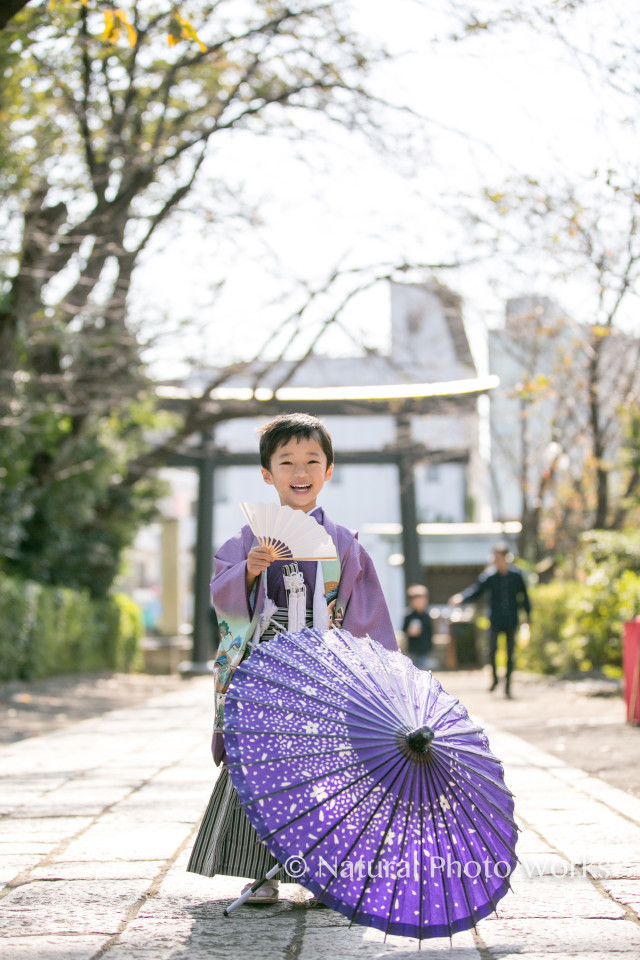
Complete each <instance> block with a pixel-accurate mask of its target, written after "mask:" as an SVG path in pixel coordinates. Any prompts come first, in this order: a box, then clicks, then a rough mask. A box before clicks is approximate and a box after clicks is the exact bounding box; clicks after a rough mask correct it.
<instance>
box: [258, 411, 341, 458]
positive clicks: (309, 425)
mask: <svg viewBox="0 0 640 960" xmlns="http://www.w3.org/2000/svg"><path fill="white" fill-rule="evenodd" d="M257 432H258V433H259V434H260V463H261V465H262V466H263V467H264V469H265V470H270V469H271V458H272V456H273V455H274V453H275V452H276V450H277V449H278V447H281V446H282V444H283V443H286V442H287V440H290V439H291V438H292V437H295V438H296V439H297V440H300V439H301V438H303V439H305V440H309V439H310V438H311V437H315V438H316V439H317V440H318V442H319V444H320V446H321V447H322V451H323V453H324V455H325V456H326V458H327V467H330V466H331V464H332V463H333V444H332V443H331V437H330V436H329V432H328V430H327V428H326V427H325V425H324V423H322V421H321V420H318V418H317V417H312V416H311V414H309V413H282V414H280V416H279V417H275V418H274V419H273V420H270V421H269V423H265V425H264V426H263V427H258V430H257Z"/></svg>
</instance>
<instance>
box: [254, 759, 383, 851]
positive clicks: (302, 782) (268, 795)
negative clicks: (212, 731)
mask: <svg viewBox="0 0 640 960" xmlns="http://www.w3.org/2000/svg"><path fill="white" fill-rule="evenodd" d="M388 753H389V751H384V752H382V753H378V754H376V755H375V757H374V759H377V758H378V757H386V756H387V755H388ZM384 762H387V761H386V760H385V761H384ZM358 765H360V766H362V760H361V759H360V758H359V757H358V758H356V760H353V761H352V762H351V763H347V764H345V766H343V767H339V768H338V769H335V770H332V771H331V774H334V773H343V772H344V771H345V770H349V769H351V767H355V766H358ZM383 765H384V764H383V763H379V764H378V766H377V767H372V769H371V770H370V771H365V772H364V773H363V774H362V775H361V776H360V777H358V778H357V779H356V780H353V781H350V782H349V783H347V784H345V786H343V787H341V788H340V789H339V790H338V791H337V793H332V794H331V796H328V797H326V798H325V799H326V800H333V798H334V797H338V796H340V794H341V793H344V791H345V790H348V789H349V788H351V787H354V786H355V785H356V783H360V781H361V780H363V779H364V778H365V777H367V776H370V774H371V773H375V771H376V770H379V769H380V767H381V766H383ZM240 766H242V764H240ZM317 779H318V776H317V774H316V775H315V776H313V777H308V778H307V779H306V780H299V781H298V782H297V783H295V784H291V783H288V784H287V786H284V787H281V788H280V789H278V790H273V791H272V792H271V793H263V794H262V795H261V796H260V797H251V799H250V800H246V801H244V803H245V805H246V806H253V805H254V804H255V803H259V801H260V800H269V799H270V798H271V797H275V796H277V795H278V794H279V793H290V792H291V789H292V788H293V789H295V788H297V787H303V786H305V784H308V783H313V781H314V780H317ZM324 802H325V801H324V800H323V801H320V802H319V803H317V804H316V805H315V806H313V807H309V808H308V809H307V810H305V811H303V812H302V813H301V814H299V815H298V816H297V817H294V818H293V820H290V821H289V823H287V826H289V824H290V823H295V821H296V820H299V819H300V817H301V816H306V815H307V813H311V812H312V811H313V810H315V809H316V808H317V807H319V806H321V805H322V803H324ZM279 829H280V827H278V830H279ZM272 833H277V830H274V831H272ZM268 836H271V834H268Z"/></svg>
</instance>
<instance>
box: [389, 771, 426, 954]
mask: <svg viewBox="0 0 640 960" xmlns="http://www.w3.org/2000/svg"><path fill="white" fill-rule="evenodd" d="M412 767H413V769H412V771H411V787H410V789H409V802H408V803H407V810H406V813H405V818H404V826H403V828H402V844H401V846H400V856H399V858H398V860H399V862H400V863H402V862H403V854H404V851H405V848H406V846H407V825H408V823H409V813H410V810H411V797H413V788H414V786H415V780H416V770H417V768H418V764H416V763H414V764H412ZM420 810H422V805H420ZM420 849H422V817H421V818H420ZM420 879H422V868H421V875H420ZM399 882H400V877H399V876H398V871H397V870H396V879H395V883H394V884H393V890H392V891H391V899H390V904H389V916H388V917H387V925H386V927H385V928H384V939H385V941H386V939H387V936H388V935H389V930H390V929H391V912H392V910H393V904H394V901H395V898H396V891H397V889H398V884H399ZM420 891H421V892H422V883H421V884H420ZM420 905H421V909H422V896H420ZM420 919H421V920H422V917H421V918H420Z"/></svg>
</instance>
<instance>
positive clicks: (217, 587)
mask: <svg viewBox="0 0 640 960" xmlns="http://www.w3.org/2000/svg"><path fill="white" fill-rule="evenodd" d="M252 540H253V537H251V538H250V539H249V538H248V537H247V535H246V533H245V528H244V527H243V528H242V530H241V531H240V533H238V534H236V536H235V537H232V538H231V539H230V540H227V542H226V543H224V544H223V545H222V546H221V547H220V549H219V550H218V552H217V553H216V555H215V557H214V558H213V580H212V581H211V598H212V600H213V606H214V609H215V611H216V615H217V617H218V620H219V621H220V620H224V619H225V617H231V618H233V619H234V620H235V619H238V618H242V619H248V620H250V619H251V617H252V614H253V607H254V601H255V587H254V590H253V591H252V593H251V596H250V595H249V592H248V590H247V553H248V552H249V549H250V547H251V542H252Z"/></svg>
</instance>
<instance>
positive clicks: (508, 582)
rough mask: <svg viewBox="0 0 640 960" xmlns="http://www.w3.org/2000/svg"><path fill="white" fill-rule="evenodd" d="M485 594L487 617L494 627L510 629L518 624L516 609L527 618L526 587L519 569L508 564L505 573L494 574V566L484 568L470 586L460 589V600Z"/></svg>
mask: <svg viewBox="0 0 640 960" xmlns="http://www.w3.org/2000/svg"><path fill="white" fill-rule="evenodd" d="M484 593H486V594H487V596H488V600H489V620H490V621H491V626H492V627H495V628H496V629H498V630H513V629H515V628H516V627H517V626H518V619H519V610H520V609H522V610H524V612H525V614H526V616H527V619H529V615H530V613H531V605H530V603H529V596H528V594H527V587H526V584H525V582H524V577H523V576H522V573H521V572H520V570H519V569H518V568H517V567H515V566H509V569H508V570H507V572H506V573H498V570H497V567H495V566H491V567H487V569H486V570H483V572H482V573H481V574H480V576H479V577H478V579H477V580H476V582H475V583H474V584H472V585H471V586H470V587H467V589H466V590H463V592H462V595H461V596H462V601H463V602H467V601H470V600H475V599H476V598H477V597H480V596H481V595H482V594H484Z"/></svg>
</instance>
